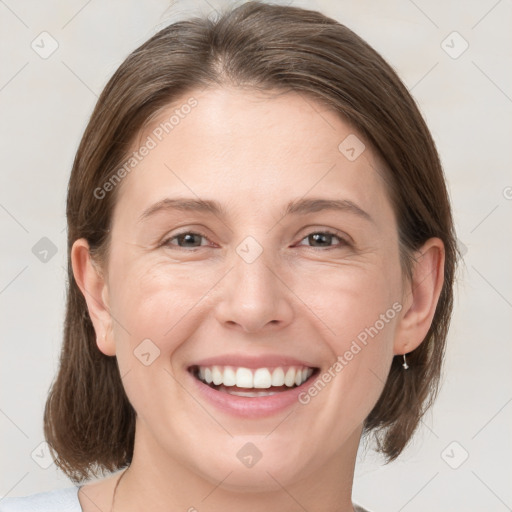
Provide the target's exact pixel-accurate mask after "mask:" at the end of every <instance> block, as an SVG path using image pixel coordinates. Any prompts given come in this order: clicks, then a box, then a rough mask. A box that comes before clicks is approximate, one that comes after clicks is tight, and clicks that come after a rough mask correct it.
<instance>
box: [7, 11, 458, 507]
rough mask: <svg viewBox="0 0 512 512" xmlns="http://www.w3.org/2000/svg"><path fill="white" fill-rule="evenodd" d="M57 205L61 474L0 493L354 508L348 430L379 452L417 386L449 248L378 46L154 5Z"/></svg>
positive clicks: (108, 503) (334, 29) (427, 170)
mask: <svg viewBox="0 0 512 512" xmlns="http://www.w3.org/2000/svg"><path fill="white" fill-rule="evenodd" d="M67 216H68V249H69V259H68V261H69V265H68V271H69V289H68V299H67V301H68V302H67V313H66V327H65V339H64V344H63V349H62V355H61V362H60V368H59V373H58V375H57V378H56V380H55V382H54V383H53V386H52V389H51V392H50V394H49V397H48V401H47V405H46V410H45V418H44V419H45V435H46V439H47V441H48V443H49V444H50V445H51V447H52V449H53V451H54V455H55V457H56V464H57V465H58V466H59V467H60V468H61V469H62V470H63V471H64V472H65V473H66V475H68V476H69V477H70V479H72V481H73V482H74V483H75V484H82V485H76V486H73V487H70V488H67V489H63V490H59V491H53V492H51V493H41V494H38V495H34V496H31V497H27V498H11V499H4V500H3V501H2V502H0V510H2V511H9V510H22V509H23V510H25V509H26V510H28V509H30V510H46V509H48V510H53V511H57V510H77V511H80V510H83V511H85V512H89V511H93V510H98V509H100V510H102V511H109V510H111V511H125V512H127V511H135V510H152V511H157V512H158V511H160V510H166V511H168V510H188V511H194V510H199V511H217V510H232V509H235V508H237V507H238V508H240V509H243V510H249V511H263V510H265V511H268V510H276V511H277V510H279V511H282V510H284V511H286V510H297V509H299V508H300V509H304V510H308V511H310V512H313V511H322V512H325V511H330V510H332V511H334V510H336V511H353V510H364V509H363V508H361V507H359V506H357V505H354V504H353V503H352V500H351V493H352V482H353V475H354V466H355V461H356V454H357V450H358V446H359V443H360V439H361V436H362V435H364V436H368V435H369V434H373V435H374V436H375V438H376V439H377V443H378V447H379V449H380V451H381V452H382V453H383V454H384V455H385V456H386V457H387V460H388V461H391V460H394V459H396V457H398V455H399V454H400V453H401V451H402V450H403V449H404V447H405V446H406V444H407V442H408V441H409V439H410V438H411V436H412V434H413V432H414V431H415V429H416V427H417V425H418V423H419V421H420V418H421V416H422V415H423V413H424V412H425V410H426V409H427V408H428V407H429V405H430V404H431V402H432V400H433V398H434V397H435V395H436V392H437V385H438V380H439V375H440V368H441V362H442V357H443V351H444V346H445V340H446V336H447V331H448V325H449V320H450V315H451V310H452V293H453V292H452V285H453V279H454V270H455V266H456V258H457V254H456V246H455V234H454V228H453V222H452V216H451V208H450V203H449V198H448V194H447V191H446V186H445V182H444V176H443V171H442V168H441V165H440V162H439V157H438V155H437V152H436V149H435V146H434V143H433V141H432V138H431V135H430V133H429V131H428V128H427V127H426V125H425V123H424V121H423V119H422V117H421V114H420V113H419V111H418V109H417V107H416V105H415V103H414V101H413V99H412V98H411V96H410V95H409V93H408V91H407V90H406V88H405V87H404V85H403V84H402V83H401V81H400V80H399V78H398V77H397V75H396V74H395V73H394V71H393V70H392V69H391V68H390V66H389V65H388V64H387V63H385V62H384V60H383V59H382V58H381V57H380V56H379V54H378V53H376V52H375V51H374V50H373V49H372V48H371V47H369V46H368V44H367V43H365V42H364V41H363V40H362V39H360V38H359V37H358V36H357V35H355V34H354V33H353V32H351V31H350V30H348V29H347V28H346V27H344V26H343V25H340V24H339V23H338V22H336V21H334V20H332V19H329V18H327V17H325V16H323V15H321V14H320V13H317V12H313V11H308V10H303V9H299V8H293V7H281V6H271V5H265V4H262V3H259V2H249V3H246V4H244V5H242V6H240V7H238V8H236V9H234V10H232V11H229V12H225V13H223V15H222V16H221V17H220V19H218V20H217V21H211V20H208V19H199V18H194V19H191V20H189V21H184V22H180V23H175V24H173V25H171V26H169V27H167V28H164V29H163V30H161V31H160V32H159V33H157V34H156V35H155V36H154V37H152V38H151V39H150V40H149V41H147V42H146V43H145V44H143V45H142V46H141V47H140V48H138V49H137V50H135V51H134V52H133V53H132V54H131V55H130V56H129V57H128V58H127V59H126V60H125V62H123V64H122V65H121V66H120V68H119V69H118V70H117V71H116V73H115V74H114V76H113V77H112V79H111V80H110V82H109V83H108V84H107V86H106V87H105V90H104V91H103V93H102V95H101V97H100V99H99V100H98V104H97V106H96V108H95V110H94V112H93V115H92V117H91V119H90V122H89V125H88V127H87V129H86V131H85V134H84V136H83V139H82V141H81V144H80V147H79V149H78V152H77V155H76V158H75V162H74V166H73V170H72V173H71V178H70V182H69V191H68V202H67ZM118 470H121V471H118ZM105 471H106V472H115V471H117V473H115V474H113V475H112V476H110V477H108V478H105V479H102V480H98V481H96V482H88V483H84V482H86V481H87V480H88V479H90V478H91V477H94V476H97V475H98V474H99V473H100V472H105ZM16 507H18V508H16ZM45 507H46V508H45ZM66 507H67V508H66Z"/></svg>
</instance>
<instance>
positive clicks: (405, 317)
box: [394, 238, 445, 355]
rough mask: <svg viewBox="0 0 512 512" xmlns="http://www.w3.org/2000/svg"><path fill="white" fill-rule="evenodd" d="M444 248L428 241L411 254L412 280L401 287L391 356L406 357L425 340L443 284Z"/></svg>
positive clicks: (431, 239)
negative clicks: (412, 260)
mask: <svg viewBox="0 0 512 512" xmlns="http://www.w3.org/2000/svg"><path fill="white" fill-rule="evenodd" d="M444 260H445V251H444V244H443V242H442V240H441V239H439V238H430V239H429V240H427V242H425V244H424V245H423V246H422V247H421V249H420V250H419V251H417V252H416V253H415V263H414V265H413V269H412V279H411V281H408V282H407V284H406V286H405V287H404V296H403V301H402V304H403V306H404V307H403V313H402V317H401V318H400V320H399V323H398V325H397V330H396V337H395V343H394V353H395V355H396V354H406V353H408V352H411V351H413V350H414V349H415V348H417V347H418V346H419V345H420V344H421V342H422V341H423V340H424V339H425V336H426V335H427V332H428V330H429V329H430V326H431V325H432V319H433V318H434V313H435V311H436V306H437V302H438V300H439V295H440V294H441V290H442V288H443V282H444Z"/></svg>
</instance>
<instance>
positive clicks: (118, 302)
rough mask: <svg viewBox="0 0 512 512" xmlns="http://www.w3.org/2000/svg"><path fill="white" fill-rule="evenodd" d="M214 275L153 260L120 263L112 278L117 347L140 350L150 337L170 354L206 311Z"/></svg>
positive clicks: (112, 306) (165, 352) (123, 350)
mask: <svg viewBox="0 0 512 512" xmlns="http://www.w3.org/2000/svg"><path fill="white" fill-rule="evenodd" d="M211 274H212V273H211V272H209V273H204V272H196V271H194V270H193V269H190V268H185V266H183V267H181V268H180V266H179V264H174V265H173V264H169V263H165V264H162V263H158V262H157V263H156V264H155V263H154V262H151V261H148V262H144V261H139V262H133V263H131V264H129V265H128V264H124V265H119V266H118V267H117V268H116V271H115V272H112V275H111V279H110V282H109V284H110V288H111V290H113V295H112V296H111V304H110V305H111V314H112V317H113V318H114V319H115V322H114V331H115V337H116V343H117V345H118V346H117V347H116V349H119V351H121V352H126V351H128V350H130V351H133V350H137V347H138V346H139V344H140V343H141V342H142V341H143V340H146V339H149V340H151V342H152V343H154V344H155V345H156V346H157V347H158V350H160V352H161V354H167V355H168V354H170V353H172V352H173V351H174V350H175V348H176V347H177V346H178V345H179V343H180V342H181V341H182V340H183V339H184V336H186V333H185V332H184V330H188V329H190V328H191V326H192V325H193V324H194V322H191V319H193V318H194V317H196V316H197V315H198V314H201V313H202V311H204V307H205V304H206V302H207V300H205V299H203V298H204V297H205V295H206V294H207V293H208V291H209V290H210V289H211V287H212V282H215V276H214V275H211ZM212 280H213V281H212ZM118 342H119V343H118Z"/></svg>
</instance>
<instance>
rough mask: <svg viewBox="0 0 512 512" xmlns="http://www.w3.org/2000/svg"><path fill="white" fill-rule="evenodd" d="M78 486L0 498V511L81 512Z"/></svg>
mask: <svg viewBox="0 0 512 512" xmlns="http://www.w3.org/2000/svg"><path fill="white" fill-rule="evenodd" d="M78 489H79V487H77V486H73V487H66V488H65V489H57V490H55V491H47V492H40V493H37V494H31V495H30V496H25V497H23V498H3V499H0V512H82V507H81V506H80V501H79V500H78Z"/></svg>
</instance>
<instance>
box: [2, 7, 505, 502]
mask: <svg viewBox="0 0 512 512" xmlns="http://www.w3.org/2000/svg"><path fill="white" fill-rule="evenodd" d="M288 3H290V2H288ZM292 3H293V5H297V6H302V7H309V8H313V9H317V10H320V11H322V12H324V13H325V14H327V15H330V16H332V17H334V18H336V19H337V20H339V21H340V22H342V23H344V24H345V25H347V26H348V27H349V28H351V29H352V30H354V31H355V32H356V33H358V34H359V35H360V36H362V37H363V38H364V39H366V40H367V41H368V42H369V43H370V44H371V45H372V46H374V48H376V49H377V51H379V52H380V53H381V54H382V55H383V56H384V58H386V59H387V60H388V62H389V63H390V64H391V65H392V66H393V67H394V68H395V69H396V70H397V72H398V73H399V75H400V76H401V78H402V79H403V81H404V82H405V84H406V85H407V87H408V88H409V90H410V91H411V93H412V94H413V96H414V97H415V98H416V100H417V101H418V103H419V105H420V108H421V111H422V112H423V114H424V116H425V118H426V121H427V123H428V125H429V127H430V129H431V131H432V134H433V137H434V139H435V141H436V144H437V147H438V150H439V152H440V154H441V158H442V161H443V165H444V168H445V172H446V176H447V180H448V184H449V189H450V194H451V199H452V202H453V210H454V214H455V220H456V227H457V232H458V237H459V240H460V243H461V247H463V248H465V249H464V250H466V251H467V252H466V254H465V258H464V259H465V261H464V264H463V266H462V267H461V269H460V270H459V273H458V280H459V284H458V286H457V290H456V293H457V297H456V303H455V312H454V317H453V321H452V327H451V331H450V336H449V344H448V351H447V359H446V365H445V375H444V378H443V387H442V391H441V394H440V396H439V399H438V401H437V403H436V404H435V406H434V408H433V409H432V410H431V412H430V413H429V414H428V415H427V417H426V418H425V419H424V421H423V424H422V427H421V429H420V430H419V432H418V433H417V435H416V436H415V437H414V440H413V443H412V445H411V446H410V447H409V448H408V449H407V450H406V451H405V452H404V453H403V454H402V456H401V457H400V458H399V460H398V461H396V462H394V463H392V464H390V465H387V466H384V465H382V459H380V458H379V457H377V456H375V454H374V453H372V452H371V451H368V452H367V453H366V456H365V457H363V455H364V453H363V451H360V456H359V457H358V464H357V467H356V481H355V485H354V501H355V502H358V503H360V504H362V505H365V506H366V507H368V508H369V509H370V510H374V511H376V512H388V511H389V512H391V511H401V510H404V511H413V510H414V511H415V512H420V511H428V512H431V511H432V510H443V511H444V510H450V511H452V510H464V511H480V510H486V511H487V512H491V511H496V512H499V511H505V510H512V488H511V485H510V482H511V481H512V470H511V456H510V454H511V448H512V446H511V445H512V436H511V435H510V432H511V426H512V404H511V401H512V385H511V382H510V364H511V355H512V343H510V327H511V322H510V319H511V308H512V286H511V284H512V265H511V264H510V262H511V261H512V254H511V253H512V244H511V238H512V236H511V234H512V230H511V229H510V228H511V212H512V200H511V199H512V176H511V174H510V169H511V160H512V158H511V151H510V145H511V142H510V141H511V134H512V98H511V97H512V72H511V65H510V64H511V62H512V61H511V53H512V51H511V50H512V44H511V43H512V37H511V31H510V26H511V21H512V5H511V2H510V0H500V1H496V0H485V1H484V0H481V1H477V0H472V1H467V2H457V1H453V0H452V1H448V2H447V1H444V0H436V1H430V2H427V1H426V0H415V1H412V0H396V1H395V0H394V1H386V2H380V1H377V0H368V1H362V2H355V1H353V2H351V1H346V0H342V1H335V0H317V1H299V0H296V1H295V2H292ZM220 5H223V3H222V2H214V1H213V0H208V1H206V0H196V1H194V2H177V3H174V5H172V3H171V2H169V1H164V0H152V1H144V2H143V1H135V0H130V1H121V0H111V1H99V0H92V1H83V0H74V1H68V2H56V1H49V0H48V1H44V2H43V1H36V0H31V1H28V0H27V1H15V0H5V1H2V0H0V39H1V42H2V44H1V46H0V57H1V61H0V62H1V66H0V109H1V117H0V130H1V132H0V162H1V173H0V176H1V187H0V226H1V238H0V240H1V258H2V264H1V268H0V315H1V324H0V329H1V336H2V338H1V341H2V351H1V358H0V364H1V370H0V376H1V388H0V390H1V394H0V444H1V451H0V461H1V472H0V496H4V495H7V494H8V495H9V496H22V495H27V494H31V493H35V492H40V491H46V490H51V489H57V488H62V487H66V486H69V485H71V483H70V481H69V480H68V479H67V478H66V477H65V476H64V475H63V474H61V473H60V472H59V471H57V469H56V467H55V465H54V464H51V465H50V466H49V467H48V468H46V469H44V468H43V467H41V465H43V466H45V465H47V464H50V463H51V460H50V459H49V458H48V454H47V453H46V451H45V450H46V449H45V447H44V445H42V446H40V443H41V442H42V441H43V431H42V413H43V407H44V403H45V398H46V394H47V391H48V388H49V386H50V383H51V382H52V379H53V378H54V375H55V372H56V370H57V363H58V355H59V350H60V344H61V335H62V325H63V315H64V297H65V270H64V268H65V266H66V232H65V226H66V223H65V197H66V187H67V180H68V177H69V172H70V169H71V165H72V161H73V158H74V153H75V151H76V149H77V146H78V142H79V140H80V137H81V135H82V132H83V130H84V128H85V126H86V123H87V121H88V118H89V115H90V113H91V111H92V109H93V106H94V104H95V102H96V99H97V96H98V95H99V93H100V92H101V89H102V87H103V86H104V85H105V83H106V82H107V80H108V78H109V77H110V76H111V75H112V73H113V72H114V71H115V69H116V68H117V67H118V65H119V64H120V63H121V62H122V60H123V59H124V58H125V57H126V56H127V55H128V53H129V52H131V51H132V50H133V49H135V48H136V47H137V46H138V45H139V44H141V43H142V42H143V41H145V40H146V39H147V38H149V37H150V36H151V35H152V34H154V33H155V32H156V31H157V30H158V29H159V28H162V27H163V26H164V25H167V24H168V23H170V22H172V21H174V20H175V19H176V18H180V17H184V16H186V15H187V14H193V13H203V14H207V13H209V12H211V11H212V10H213V9H214V8H216V7H217V8H218V7H219V6H220ZM44 31H46V32H48V33H49V34H50V35H51V37H52V38H53V39H55V41H57V43H58V48H57V50H56V51H55V52H54V53H53V54H52V55H50V56H49V57H48V58H46V59H43V58H42V57H41V56H40V54H39V53H37V52H36V51H35V50H34V49H33V48H32V47H31V44H32V42H33V41H34V43H33V45H34V46H35V47H36V48H38V51H39V52H40V53H41V52H43V51H48V50H49V49H51V44H52V41H51V39H49V38H48V36H44V35H43V36H40V34H41V32H44ZM454 31H456V32H457V33H458V34H459V35H457V34H455V35H454V34H452V32H454ZM42 38H46V39H42ZM443 41H444V43H443ZM464 41H466V42H467V43H468V44H469V47H468V48H467V50H466V51H464V52H463V53H462V54H460V55H459V53H460V52H461V50H462V49H464V45H465V43H464ZM454 57H457V58H454ZM43 237H47V238H48V239H49V240H50V241H51V243H52V244H54V245H55V249H56V251H57V252H56V254H55V255H52V251H51V249H52V247H51V244H49V243H48V241H43V242H40V239H41V238H43ZM38 243H39V245H36V244H38ZM45 244H46V245H45ZM34 246H35V249H33V248H34ZM45 250H46V251H49V252H47V253H45V252H44V251H45ZM45 259H46V260H47V261H46V262H45V261H44V260H45ZM454 441H455V444H451V443H453V442H454ZM466 454H468V458H467V460H465V461H464V458H465V456H466ZM457 466H458V467H457ZM455 467H457V469H454V468H455Z"/></svg>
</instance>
